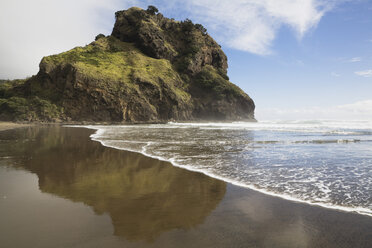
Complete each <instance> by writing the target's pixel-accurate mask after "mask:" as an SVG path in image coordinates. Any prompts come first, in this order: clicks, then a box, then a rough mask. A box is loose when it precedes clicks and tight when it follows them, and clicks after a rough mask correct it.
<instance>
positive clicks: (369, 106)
mask: <svg viewBox="0 0 372 248" xmlns="http://www.w3.org/2000/svg"><path fill="white" fill-rule="evenodd" d="M255 112H256V117H257V119H258V120H273V119H282V120H300V119H307V120H310V119H335V120H372V99H371V100H364V101H358V102H355V103H351V104H345V105H338V106H330V107H309V108H291V109H278V108H263V109H260V108H257V109H256V111H255Z"/></svg>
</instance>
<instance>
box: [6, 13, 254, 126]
mask: <svg viewBox="0 0 372 248" xmlns="http://www.w3.org/2000/svg"><path fill="white" fill-rule="evenodd" d="M226 73H227V57H226V55H225V54H224V52H223V51H222V49H221V47H220V46H219V45H218V44H217V43H216V42H215V41H214V40H213V39H212V38H211V37H210V36H209V35H208V34H207V32H206V30H205V28H204V27H203V26H202V25H200V24H193V23H192V22H191V21H190V20H185V21H182V22H179V21H175V20H173V19H168V18H165V17H164V16H163V15H162V14H160V13H158V14H156V13H154V12H153V11H149V10H147V11H146V10H143V9H140V8H136V7H133V8H130V9H128V10H124V11H118V12H116V23H115V26H114V28H113V31H112V34H111V35H110V36H107V37H105V36H104V35H98V36H97V37H96V41H94V42H92V43H91V44H89V45H87V46H85V47H76V48H74V49H72V50H70V51H67V52H64V53H61V54H58V55H52V56H48V57H44V58H43V59H42V61H41V63H40V70H39V73H38V74H37V75H36V76H33V77H31V78H30V79H27V80H25V81H11V82H3V83H1V84H0V119H3V120H5V119H6V120H28V121H36V120H41V121H55V120H61V121H100V122H103V121H105V122H130V123H137V122H166V121H170V120H174V121H190V120H191V121H198V120H218V121H232V120H246V121H253V120H254V108H255V106H254V102H253V100H252V99H251V98H250V97H249V96H248V95H247V94H246V93H244V92H243V91H242V90H241V89H240V88H239V87H237V86H236V85H234V84H232V83H231V82H229V81H228V77H227V75H226Z"/></svg>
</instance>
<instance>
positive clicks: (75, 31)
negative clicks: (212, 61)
mask: <svg viewBox="0 0 372 248" xmlns="http://www.w3.org/2000/svg"><path fill="white" fill-rule="evenodd" d="M337 1H342V0H230V1H226V0H189V1H184V0H183V1H181V0H174V1H165V0H157V1H150V0H64V1H61V0H32V1H30V0H12V1H10V0H5V1H1V2H0V33H1V35H2V39H0V56H1V60H0V78H15V77H25V76H27V75H33V74H35V73H36V72H37V69H38V68H37V65H38V63H39V61H40V59H41V58H42V56H45V55H49V54H55V53H59V52H62V51H65V50H68V49H71V48H72V47H74V46H83V45H85V44H87V43H89V42H91V41H92V40H93V39H94V37H95V35H96V34H98V33H105V34H108V33H110V32H111V29H112V25H113V22H114V12H115V11H117V10H121V9H126V8H128V7H131V6H134V5H136V6H138V5H139V6H141V7H144V8H145V7H146V6H147V5H148V4H155V5H157V6H158V7H159V9H160V11H167V12H168V13H179V14H181V15H182V16H184V15H186V14H187V16H189V17H190V18H191V19H192V20H193V21H194V22H199V23H203V24H204V25H205V26H206V27H207V28H208V29H210V31H212V32H211V33H213V35H214V36H215V38H216V39H217V41H218V42H220V43H222V44H224V45H226V46H229V47H232V48H236V49H239V50H243V51H248V52H251V53H255V54H260V55H264V54H270V53H271V52H272V51H271V45H272V43H273V41H274V39H275V37H276V35H277V32H278V30H279V28H280V27H282V26H288V27H290V28H292V29H293V30H294V32H295V34H296V36H297V37H298V38H301V37H303V35H304V34H305V33H306V32H307V31H308V30H310V29H312V28H314V27H316V26H317V24H318V23H319V21H320V19H321V18H322V16H323V15H324V14H325V13H326V12H327V11H329V10H330V9H332V7H333V6H334V5H335V3H336V2H337ZM174 17H175V16H174Z"/></svg>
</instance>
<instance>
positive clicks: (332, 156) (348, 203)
mask: <svg viewBox="0 0 372 248" xmlns="http://www.w3.org/2000/svg"><path fill="white" fill-rule="evenodd" d="M317 124H319V123H317ZM206 125H209V126H211V125H212V126H213V125H214V126H218V125H219V126H224V125H225V126H226V125H227V126H232V125H237V124H236V123H229V124H221V123H212V124H211V123H192V124H185V123H177V124H175V123H172V124H168V125H165V124H163V125H139V126H86V127H87V128H91V129H95V130H96V133H95V134H93V135H92V136H91V138H92V139H93V140H96V141H99V142H101V144H102V145H104V146H107V147H112V148H116V149H121V150H128V151H132V152H138V153H142V154H144V155H145V156H149V157H152V158H155V159H159V160H164V161H168V162H171V163H172V164H173V165H174V166H177V167H181V168H185V169H187V170H191V171H197V172H200V173H203V174H206V175H208V176H211V177H214V178H217V179H220V180H224V181H226V182H229V183H232V184H235V185H238V186H242V187H246V188H250V189H253V190H257V191H260V192H262V193H265V194H269V195H273V196H278V197H281V198H284V199H288V200H292V201H297V202H303V203H308V204H312V205H318V206H322V207H327V208H332V209H339V210H343V211H349V212H357V213H360V214H366V215H370V216H372V198H371V196H370V192H371V190H372V178H371V176H370V171H371V164H372V152H371V145H370V143H368V142H370V141H371V140H370V138H371V137H370V136H368V135H365V136H366V137H362V139H359V136H355V135H354V136H355V137H358V138H355V137H354V136H353V135H350V137H348V138H346V139H345V138H342V137H337V138H335V139H324V137H321V136H319V137H320V138H321V139H300V138H301V137H302V138H304V137H307V136H306V134H304V132H301V131H299V132H297V133H296V135H292V134H290V135H288V134H287V135H283V134H281V133H278V132H277V131H273V130H270V131H268V132H265V131H258V130H253V131H252V130H249V131H247V130H244V129H241V128H239V127H238V128H231V127H230V129H224V130H222V129H215V130H214V131H212V132H211V131H210V130H206V129H204V128H203V127H205V126H206ZM238 125H242V123H239V124H238ZM244 125H251V124H250V123H249V124H246V123H244ZM254 125H257V124H254ZM309 125H310V124H309ZM311 125H314V124H313V123H312V124H311ZM354 131H355V130H352V132H354ZM267 136H269V137H274V139H267ZM309 137H312V138H314V137H313V136H309ZM368 138H369V139H368ZM308 144H309V145H314V146H312V147H311V148H309V147H306V145H308ZM340 144H341V146H340ZM351 145H352V146H351ZM355 149H356V150H355Z"/></svg>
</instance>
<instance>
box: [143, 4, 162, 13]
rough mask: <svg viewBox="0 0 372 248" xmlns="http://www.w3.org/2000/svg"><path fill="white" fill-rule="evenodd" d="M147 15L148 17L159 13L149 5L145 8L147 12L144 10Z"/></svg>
mask: <svg viewBox="0 0 372 248" xmlns="http://www.w3.org/2000/svg"><path fill="white" fill-rule="evenodd" d="M146 12H147V13H149V14H150V15H155V14H157V13H158V12H159V10H158V8H156V7H155V6H153V5H149V6H148V7H147V10H146Z"/></svg>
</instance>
